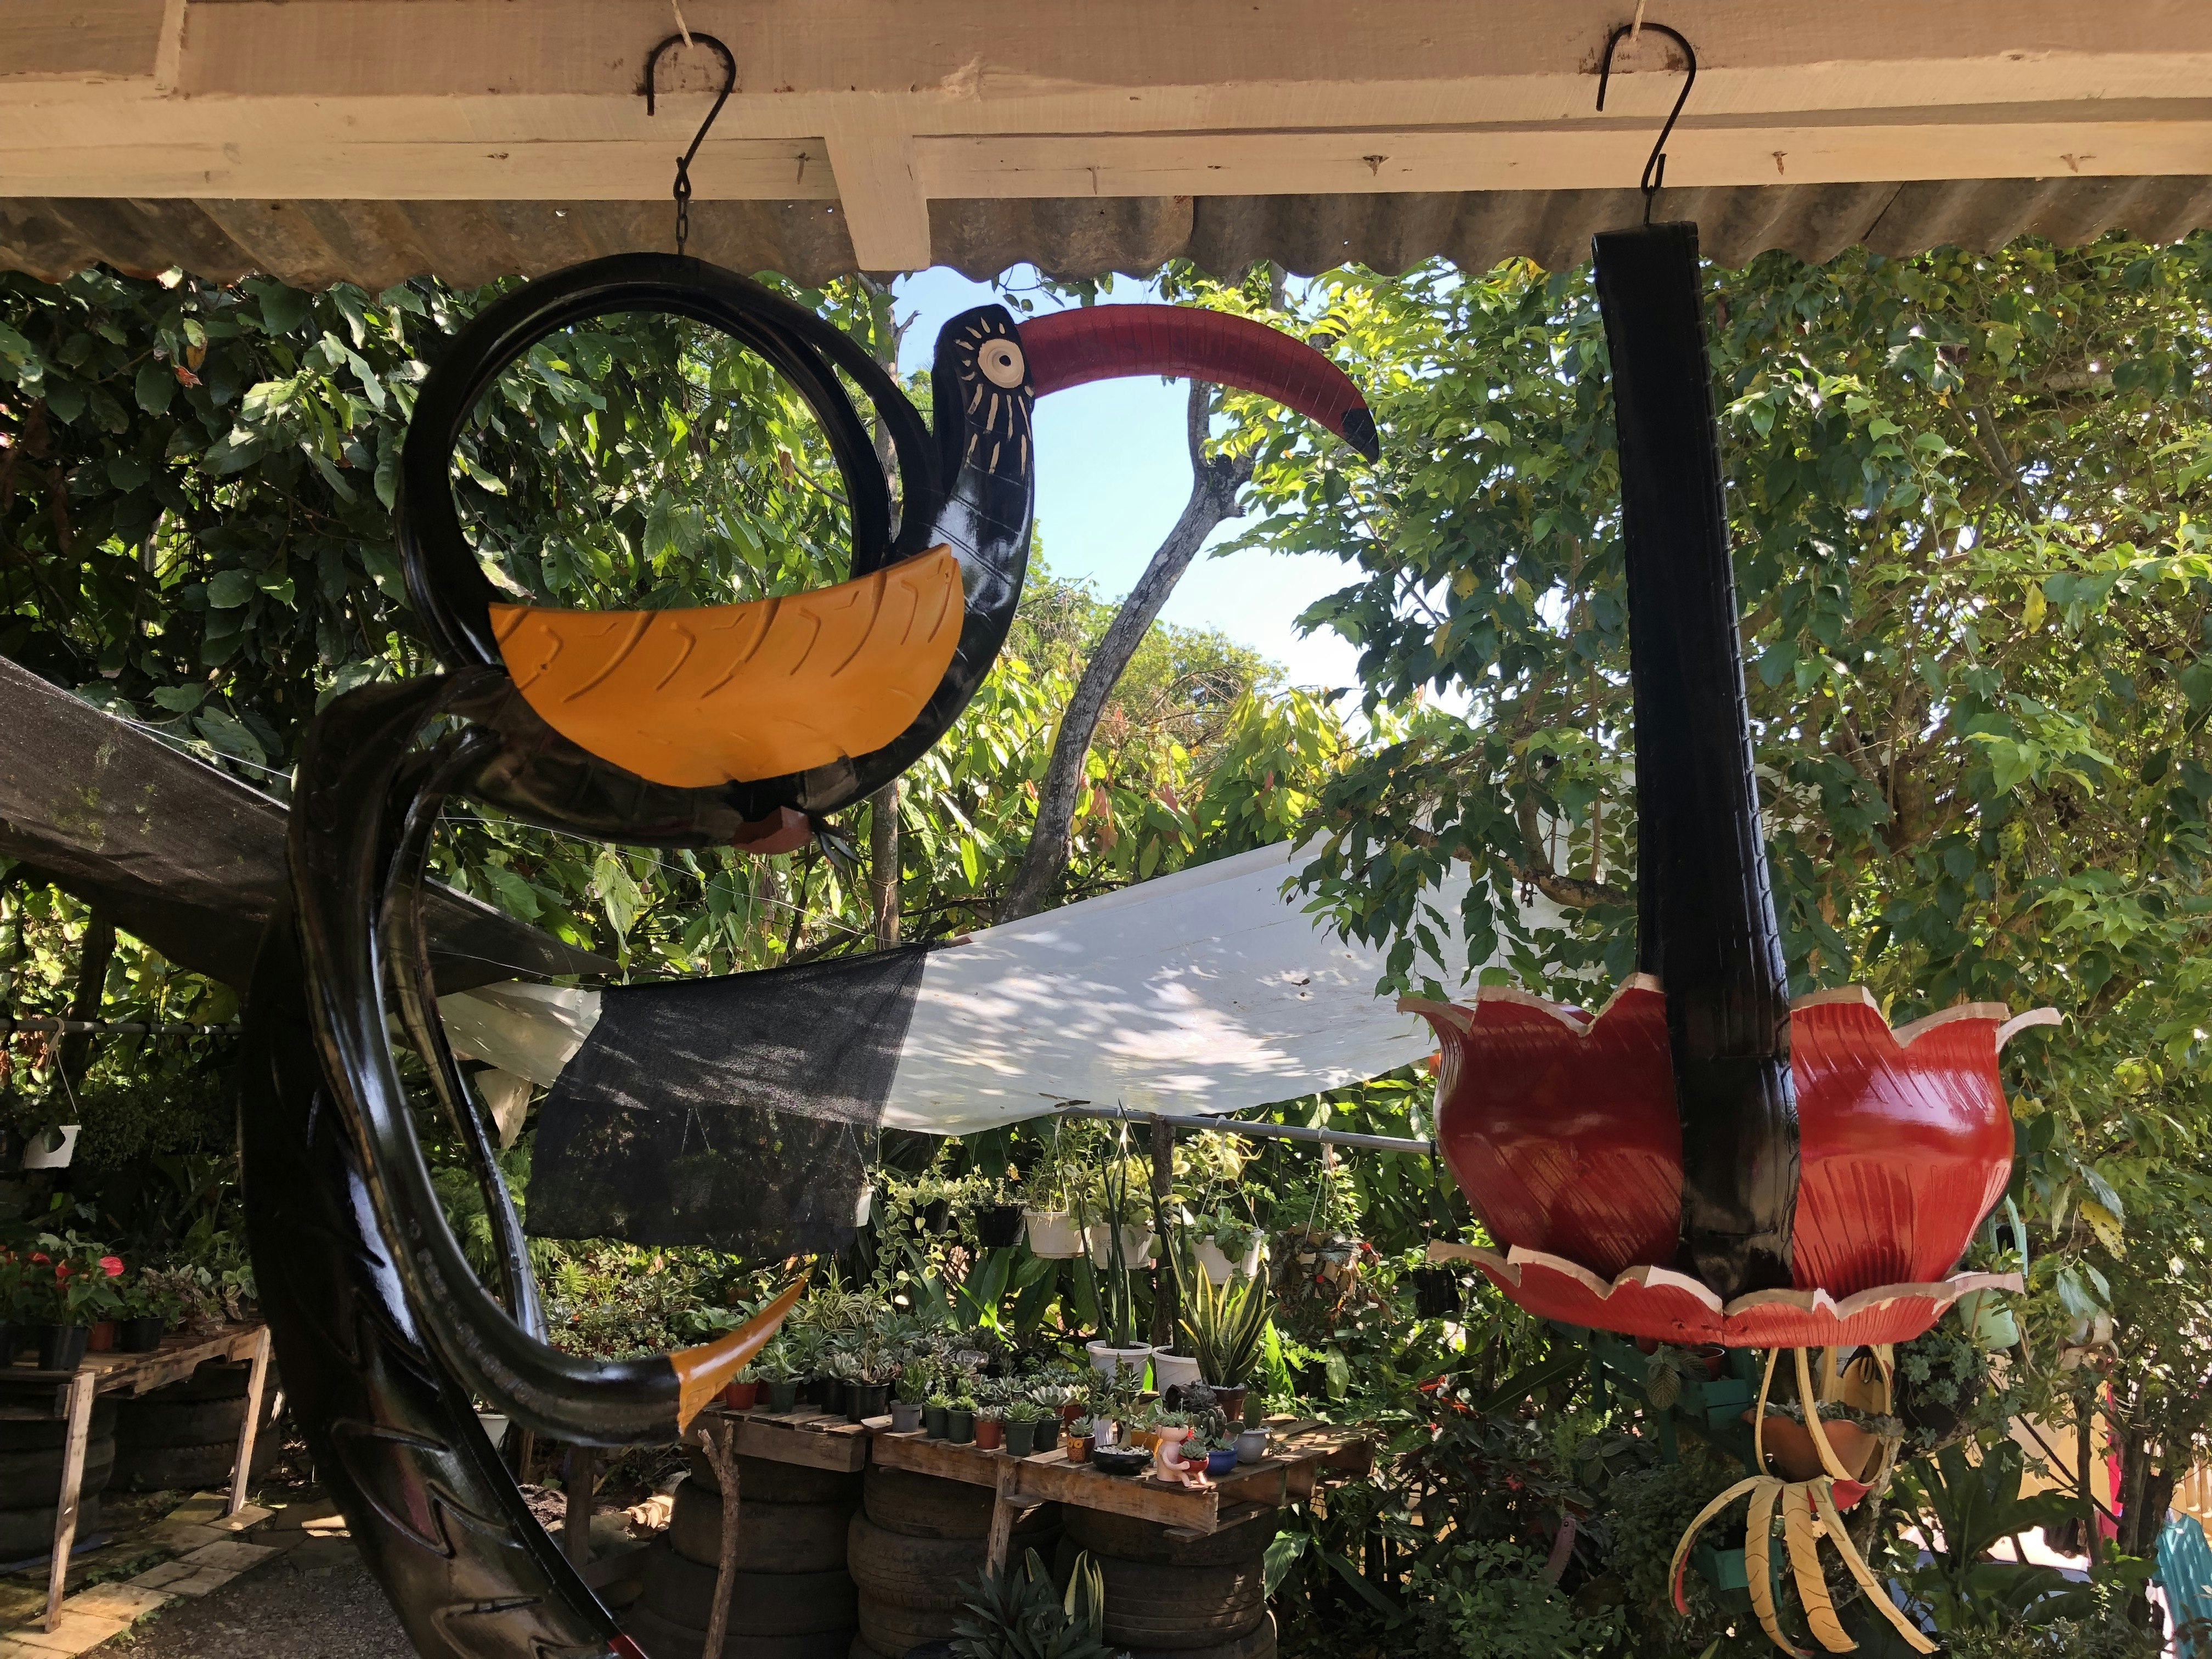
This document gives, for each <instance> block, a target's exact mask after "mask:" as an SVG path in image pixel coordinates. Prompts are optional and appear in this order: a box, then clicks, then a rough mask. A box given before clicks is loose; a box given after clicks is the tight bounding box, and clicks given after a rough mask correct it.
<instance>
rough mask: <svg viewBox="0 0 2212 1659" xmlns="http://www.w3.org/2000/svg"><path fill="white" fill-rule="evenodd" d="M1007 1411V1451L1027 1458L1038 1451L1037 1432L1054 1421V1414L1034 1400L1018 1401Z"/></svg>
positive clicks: (1015, 1455) (1012, 1454) (1007, 1408)
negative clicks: (1048, 1422)
mask: <svg viewBox="0 0 2212 1659" xmlns="http://www.w3.org/2000/svg"><path fill="white" fill-rule="evenodd" d="M1051 1419H1052V1413H1050V1412H1048V1411H1047V1410H1046V1409H1045V1408H1044V1407H1042V1406H1040V1405H1038V1404H1037V1403H1036V1401H1034V1400H1017V1401H1014V1402H1013V1403H1012V1405H1010V1406H1008V1407H1006V1451H1007V1453H1008V1455H1011V1456H1014V1457H1027V1456H1028V1455H1030V1453H1031V1452H1033V1451H1035V1450H1036V1437H1037V1431H1038V1429H1039V1428H1041V1427H1042V1426H1043V1425H1044V1424H1045V1423H1046V1422H1047V1421H1048V1420H1051Z"/></svg>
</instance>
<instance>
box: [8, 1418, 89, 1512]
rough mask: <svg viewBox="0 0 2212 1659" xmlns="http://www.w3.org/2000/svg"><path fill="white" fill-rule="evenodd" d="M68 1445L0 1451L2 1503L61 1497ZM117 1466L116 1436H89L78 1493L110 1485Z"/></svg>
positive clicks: (12, 1505) (82, 1495) (11, 1504)
mask: <svg viewBox="0 0 2212 1659" xmlns="http://www.w3.org/2000/svg"><path fill="white" fill-rule="evenodd" d="M66 1455H68V1449H67V1448H65V1447H62V1446H43V1447H40V1449H38V1450H36V1451H14V1452H0V1504H7V1505H8V1506H9V1508H11V1509H12V1508H15V1507H16V1506H17V1505H18V1504H21V1502H22V1500H24V1499H26V1498H29V1499H33V1500H35V1499H38V1498H58V1497H59V1496H60V1493H61V1484H62V1459H63V1458H64V1456H66ZM114 1468H115V1437H114V1436H113V1435H108V1436H106V1437H102V1438H99V1439H94V1440H88V1441H86V1442H85V1444H84V1474H83V1476H82V1479H81V1480H79V1481H78V1482H77V1489H76V1491H77V1496H78V1497H79V1498H92V1497H94V1496H96V1495H98V1494H99V1493H100V1492H105V1491H106V1489H107V1480H108V1476H109V1474H111V1473H112V1471H113V1469H114Z"/></svg>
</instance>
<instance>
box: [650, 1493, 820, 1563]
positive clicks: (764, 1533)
mask: <svg viewBox="0 0 2212 1659" xmlns="http://www.w3.org/2000/svg"><path fill="white" fill-rule="evenodd" d="M675 1496H676V1502H675V1509H674V1510H673V1512H672V1513H671V1516H670V1517H669V1522H668V1541H669V1544H670V1546H671V1547H672V1548H673V1549H674V1550H675V1551H676V1553H678V1555H680V1556H683V1557H684V1559H686V1560H690V1561H696V1562H697V1563H698V1564H699V1565H702V1566H706V1567H719V1566H720V1565H721V1562H722V1497H721V1494H720V1492H715V1491H714V1490H713V1489H712V1488H711V1487H708V1486H701V1485H700V1484H699V1483H698V1482H697V1481H696V1480H689V1479H686V1480H682V1481H679V1482H678V1484H677V1487H676V1495H675ZM852 1519H853V1505H852V1503H851V1501H850V1500H849V1499H848V1500H845V1501H842V1502H839V1503H832V1504H771V1503H769V1502H767V1501H766V1500H765V1499H762V1498H746V1497H743V1496H742V1487H741V1488H740V1501H739V1503H738V1554H737V1560H736V1563H735V1565H736V1566H737V1568H738V1571H741V1572H830V1571H838V1570H840V1569H842V1567H843V1566H844V1565H845V1532H846V1528H847V1525H848V1522H850V1521H851V1520H852Z"/></svg>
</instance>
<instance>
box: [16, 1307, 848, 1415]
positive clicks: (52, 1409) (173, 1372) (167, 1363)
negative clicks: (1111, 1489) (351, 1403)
mask: <svg viewBox="0 0 2212 1659" xmlns="http://www.w3.org/2000/svg"><path fill="white" fill-rule="evenodd" d="M263 1329H264V1327H263V1326H262V1325H261V1324H260V1323H259V1322H252V1323H249V1324H242V1325H226V1326H224V1327H223V1328H222V1331H221V1332H219V1333H218V1334H216V1335H214V1336H205V1337H186V1336H165V1337H163V1338H162V1339H161V1346H160V1347H158V1348H156V1349H155V1350H154V1351H153V1352H150V1353H123V1352H118V1351H117V1350H114V1349H109V1350H107V1351H106V1352H102V1353H88V1354H87V1355H85V1357H84V1363H83V1364H82V1365H80V1366H78V1367H77V1369H76V1370H75V1371H45V1370H40V1369H39V1368H38V1366H37V1365H35V1364H16V1365H8V1366H0V1419H9V1418H13V1419H27V1418H33V1419H36V1418H56V1417H62V1416H65V1415H67V1413H68V1409H69V1407H68V1401H69V1389H70V1378H72V1377H73V1376H79V1375H82V1374H87V1373H88V1374H89V1375H90V1376H91V1377H92V1379H93V1382H92V1388H93V1392H94V1393H95V1394H144V1393H146V1392H147V1391H148V1390H149V1389H160V1388H166V1387H167V1386H168V1385H169V1384H170V1383H181V1382H183V1381H184V1380H185V1378H186V1377H188V1376H191V1374H192V1373H193V1372H194V1371H195V1370H197V1369H198V1368H199V1367H200V1366H202V1365H204V1364H206V1363H207V1362H208V1361H209V1360H210V1359H232V1360H235V1359H251V1358H253V1350H254V1346H255V1344H257V1343H258V1342H259V1341H260V1340H261V1333H262V1330H263ZM46 1389H52V1395H51V1401H52V1403H51V1405H49V1404H47V1403H46V1400H45V1399H43V1398H42V1397H41V1396H42V1395H43V1394H44V1391H45V1390H46ZM886 1420H888V1419H886Z"/></svg>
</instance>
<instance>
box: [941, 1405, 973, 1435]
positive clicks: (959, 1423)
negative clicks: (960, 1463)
mask: <svg viewBox="0 0 2212 1659" xmlns="http://www.w3.org/2000/svg"><path fill="white" fill-rule="evenodd" d="M974 1439H975V1403H974V1402H973V1401H968V1400H960V1401H955V1402H953V1404H951V1406H949V1407H946V1408H945V1440H946V1442H947V1443H950V1444H951V1445H955V1446H965V1445H968V1444H969V1443H971V1442H973V1441H974Z"/></svg>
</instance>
